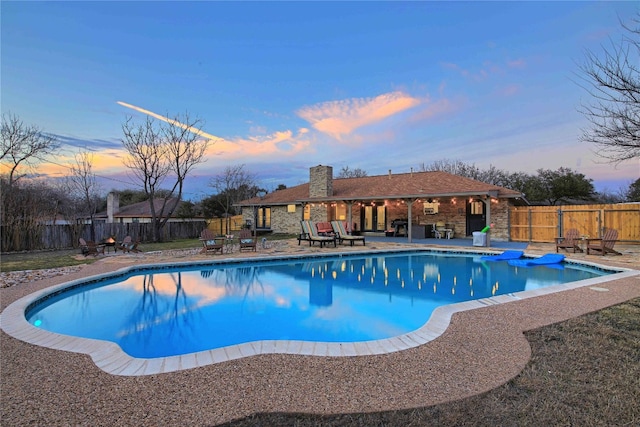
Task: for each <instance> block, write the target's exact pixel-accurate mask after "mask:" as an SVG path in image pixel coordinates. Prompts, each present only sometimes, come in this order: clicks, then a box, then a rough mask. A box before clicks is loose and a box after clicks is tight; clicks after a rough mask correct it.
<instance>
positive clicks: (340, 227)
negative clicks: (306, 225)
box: [331, 221, 365, 246]
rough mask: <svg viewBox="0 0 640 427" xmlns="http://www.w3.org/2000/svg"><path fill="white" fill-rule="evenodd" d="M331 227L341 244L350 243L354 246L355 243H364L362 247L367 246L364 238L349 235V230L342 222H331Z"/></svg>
mask: <svg viewBox="0 0 640 427" xmlns="http://www.w3.org/2000/svg"><path fill="white" fill-rule="evenodd" d="M331 227H332V229H333V232H334V233H335V235H336V236H338V240H339V241H340V244H342V243H344V242H349V244H350V245H351V246H353V244H354V243H355V242H360V241H362V246H364V245H365V243H364V236H352V235H351V234H349V233H347V230H346V228H345V226H344V223H343V222H342V221H331Z"/></svg>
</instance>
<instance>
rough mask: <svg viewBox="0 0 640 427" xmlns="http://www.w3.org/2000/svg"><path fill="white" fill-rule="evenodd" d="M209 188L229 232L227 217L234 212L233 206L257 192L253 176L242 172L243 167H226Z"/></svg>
mask: <svg viewBox="0 0 640 427" xmlns="http://www.w3.org/2000/svg"><path fill="white" fill-rule="evenodd" d="M209 186H210V187H212V188H214V189H215V190H216V192H217V194H216V195H215V196H214V197H212V198H211V200H212V201H214V202H215V203H216V204H217V205H218V206H220V208H221V210H222V211H223V212H224V216H225V218H226V221H227V230H229V225H230V224H229V216H230V214H232V213H234V212H235V210H234V209H235V208H234V204H235V203H237V202H239V201H241V200H245V199H249V198H251V197H255V195H256V194H257V192H258V190H259V189H258V188H257V187H256V178H255V175H253V174H252V173H249V172H247V171H245V170H244V165H234V166H227V167H225V168H224V171H223V173H221V174H220V175H217V176H215V177H214V178H213V179H212V180H211V182H210V183H209Z"/></svg>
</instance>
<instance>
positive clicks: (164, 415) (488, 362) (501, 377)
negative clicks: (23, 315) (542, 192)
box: [0, 242, 640, 426]
mask: <svg viewBox="0 0 640 427" xmlns="http://www.w3.org/2000/svg"><path fill="white" fill-rule="evenodd" d="M296 243H297V242H293V243H291V242H283V243H279V244H278V245H274V246H272V247H270V248H267V249H262V248H261V249H260V250H259V252H258V253H257V254H253V253H246V252H245V253H242V254H241V256H249V257H252V256H264V255H269V254H282V253H308V252H318V251H321V250H320V249H319V248H309V247H308V246H306V245H304V244H303V245H301V246H297V244H296ZM397 246H402V247H405V246H404V245H395V244H377V243H376V244H372V245H369V244H368V245H367V249H371V248H387V247H397ZM616 248H617V249H620V248H618V247H616ZM360 249H361V247H360V248H353V249H352V248H350V247H346V246H345V247H342V248H340V250H360ZM330 250H333V249H330ZM553 250H554V248H553V247H551V249H550V247H549V246H548V245H546V246H545V245H536V246H530V248H529V249H528V250H527V252H528V253H545V252H552V251H553ZM322 251H323V252H327V249H323V250H322ZM623 253H625V255H624V256H622V257H613V256H607V257H601V256H593V255H591V256H586V255H584V254H576V256H575V258H581V259H585V260H588V261H591V262H598V263H601V264H609V265H617V266H624V267H627V268H629V267H635V268H638V267H639V266H640V256H639V253H640V247H637V246H636V247H627V248H626V250H623ZM224 256H227V255H226V254H225V255H224ZM228 256H240V254H237V253H236V254H230V255H228ZM211 257H212V255H203V254H198V253H197V251H172V252H170V253H168V252H157V253H143V254H134V255H125V254H118V255H115V256H106V257H104V259H101V260H99V261H98V262H96V263H93V264H91V265H85V266H80V267H79V268H75V267H74V268H73V269H70V270H66V269H65V270H64V271H50V272H49V273H47V274H43V276H42V277H43V279H42V280H37V281H34V280H36V279H35V277H41V276H35V275H33V273H32V272H31V273H30V272H25V273H24V274H25V276H23V277H22V278H18V279H16V278H15V277H13V278H12V279H8V278H7V277H6V276H4V274H3V276H2V280H3V283H5V281H7V283H8V281H9V280H12V281H13V282H12V283H13V285H10V286H8V287H3V288H2V289H0V297H1V299H0V303H1V307H2V309H4V308H5V307H6V306H7V305H8V304H10V303H12V302H13V301H15V300H16V299H18V298H21V297H22V296H24V295H28V294H30V293H32V292H34V291H36V290H40V289H43V288H46V287H48V286H52V285H55V284H59V283H63V282H65V281H68V280H73V279H76V278H81V277H86V276H89V275H94V274H100V273H104V272H109V271H114V270H117V269H118V268H121V267H123V266H125V265H134V264H140V263H152V262H162V261H167V260H180V261H184V260H191V259H194V260H195V259H209V258H211ZM573 257H574V255H573V254H570V255H569V258H573ZM55 270H58V269H55ZM57 273H63V274H64V275H56V274H57ZM28 274H32V275H31V276H28ZM3 286H4V285H3ZM594 288H595V287H583V288H578V289H574V290H570V291H563V292H558V293H555V294H551V295H545V296H540V297H536V298H531V299H526V300H520V301H516V302H510V303H507V304H500V305H493V306H488V307H486V308H482V309H477V310H471V311H466V312H460V313H456V314H455V315H454V316H453V318H452V321H451V324H450V325H449V327H448V329H447V330H446V332H445V333H444V334H443V335H441V336H440V337H439V338H437V339H436V340H434V341H431V342H429V343H427V344H425V345H422V346H419V347H416V348H412V349H408V350H404V351H401V352H396V353H390V354H385V355H377V356H359V357H339V358H335V357H316V356H295V355H277V354H271V355H260V356H253V357H248V358H243V359H238V360H233V361H229V362H224V363H220V364H216V365H209V366H205V367H201V368H196V369H191V370H185V371H179V372H173V373H167V374H160V375H149V376H144V377H120V376H114V375H110V374H107V373H105V372H103V371H101V370H99V369H98V368H96V366H95V365H94V364H93V362H92V361H91V359H90V358H89V357H88V356H86V355H83V354H76V353H71V352H63V351H57V350H51V349H48V348H43V347H37V346H33V345H30V344H26V343H24V342H22V341H19V340H16V339H14V338H12V337H10V336H8V335H6V334H5V333H4V332H2V333H1V340H0V350H1V351H0V353H1V354H0V362H1V364H0V381H1V383H0V387H1V389H0V390H1V411H2V412H1V416H2V418H1V419H0V424H2V425H12V426H13V425H47V426H57V425H60V426H63V425H64V426H67V425H91V426H102V425H104V426H129V425H136V426H157V425H164V426H168V425H171V426H173V425H180V426H185V425H189V426H191V425H216V424H219V423H223V422H228V421H230V420H233V419H237V418H241V417H245V416H247V415H250V414H252V413H256V412H275V411H278V412H305V413H320V414H335V413H352V412H369V411H386V410H394V409H408V408H416V407H425V406H429V405H433V404H437V403H442V402H447V401H452V400H456V399H460V398H464V397H467V396H471V395H475V394H478V393H482V392H484V391H487V390H490V389H492V388H494V387H497V386H499V385H501V384H503V383H504V382H506V381H508V380H509V379H511V378H513V377H514V376H515V375H517V374H518V373H519V372H520V371H521V370H522V369H523V367H524V366H525V365H526V363H527V362H528V360H529V357H530V354H531V350H530V347H529V344H528V342H527V341H526V339H525V338H524V336H523V334H522V332H523V331H526V330H530V329H535V328H538V327H541V326H544V325H548V324H551V323H555V322H559V321H563V320H566V319H569V318H572V317H576V316H579V315H582V314H584V313H588V312H591V311H595V310H599V309H601V308H604V307H607V306H610V305H613V304H617V303H620V302H622V301H626V300H629V299H632V298H635V297H638V296H640V276H638V275H636V276H633V277H628V278H625V279H619V280H615V281H609V282H605V283H603V284H601V285H598V287H597V289H594ZM604 289H606V291H604Z"/></svg>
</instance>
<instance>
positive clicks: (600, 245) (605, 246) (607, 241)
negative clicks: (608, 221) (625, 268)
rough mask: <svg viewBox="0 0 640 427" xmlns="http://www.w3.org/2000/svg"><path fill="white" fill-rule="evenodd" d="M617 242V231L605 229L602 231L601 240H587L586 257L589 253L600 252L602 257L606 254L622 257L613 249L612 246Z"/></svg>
mask: <svg viewBox="0 0 640 427" xmlns="http://www.w3.org/2000/svg"><path fill="white" fill-rule="evenodd" d="M617 241H618V230H615V229H613V228H607V229H605V230H604V234H603V235H602V238H601V239H587V255H589V252H590V251H596V252H600V253H601V254H602V256H605V255H606V254H608V253H609V254H616V255H622V254H621V253H620V252H618V251H616V250H615V249H613V246H614V245H615V244H616V242H617Z"/></svg>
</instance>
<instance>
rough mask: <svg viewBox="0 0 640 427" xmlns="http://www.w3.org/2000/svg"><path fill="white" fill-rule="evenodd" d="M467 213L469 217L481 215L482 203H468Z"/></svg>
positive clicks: (482, 210)
mask: <svg viewBox="0 0 640 427" xmlns="http://www.w3.org/2000/svg"><path fill="white" fill-rule="evenodd" d="M469 213H470V214H471V215H482V214H483V213H484V203H482V202H480V201H473V202H471V203H469Z"/></svg>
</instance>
